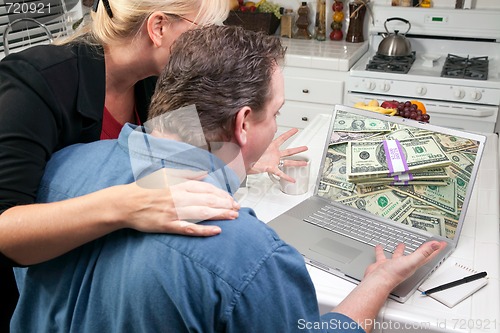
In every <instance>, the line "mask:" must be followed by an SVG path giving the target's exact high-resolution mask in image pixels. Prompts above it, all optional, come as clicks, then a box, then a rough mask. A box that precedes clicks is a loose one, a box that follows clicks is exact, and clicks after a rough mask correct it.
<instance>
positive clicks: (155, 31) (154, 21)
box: [146, 12, 167, 47]
mask: <svg viewBox="0 0 500 333" xmlns="http://www.w3.org/2000/svg"><path fill="white" fill-rule="evenodd" d="M166 24H167V16H166V15H165V14H164V13H162V12H154V13H153V14H151V15H150V16H149V18H148V20H147V21H146V29H147V31H148V35H149V39H151V42H153V45H154V46H156V47H160V46H161V45H162V43H163V36H164V34H165V32H166V29H165V27H166Z"/></svg>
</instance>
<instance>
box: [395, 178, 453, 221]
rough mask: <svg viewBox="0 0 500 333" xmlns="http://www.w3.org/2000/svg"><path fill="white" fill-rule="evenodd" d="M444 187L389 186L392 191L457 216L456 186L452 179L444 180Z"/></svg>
mask: <svg viewBox="0 0 500 333" xmlns="http://www.w3.org/2000/svg"><path fill="white" fill-rule="evenodd" d="M446 182H447V183H448V184H447V185H446V186H433V185H431V186H426V185H409V186H390V187H391V188H392V189H393V190H395V191H398V192H401V193H403V194H406V195H409V196H411V197H413V198H416V199H419V200H420V201H423V202H425V203H427V204H428V205H430V206H433V207H436V208H438V209H440V210H442V211H443V212H446V213H449V214H452V215H457V213H458V204H457V185H456V182H455V180H454V179H448V180H446Z"/></svg>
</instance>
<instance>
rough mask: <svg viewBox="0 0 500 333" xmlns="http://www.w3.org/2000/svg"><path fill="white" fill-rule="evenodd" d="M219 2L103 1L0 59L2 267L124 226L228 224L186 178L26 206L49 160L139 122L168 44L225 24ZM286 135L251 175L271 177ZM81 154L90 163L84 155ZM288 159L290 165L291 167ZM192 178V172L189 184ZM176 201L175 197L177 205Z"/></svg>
mask: <svg viewBox="0 0 500 333" xmlns="http://www.w3.org/2000/svg"><path fill="white" fill-rule="evenodd" d="M227 13H228V1H226V0H185V1H179V0H113V1H108V0H103V1H97V2H96V3H94V6H93V13H92V22H91V23H89V24H88V25H86V26H85V27H83V29H82V30H81V31H79V32H77V33H76V34H75V35H73V36H72V37H71V38H70V39H69V40H67V41H65V42H64V43H62V44H60V45H57V46H55V45H50V46H37V47H33V48H30V49H28V50H26V51H24V52H21V53H17V54H12V55H10V56H8V57H6V58H5V59H4V60H3V61H2V62H0V77H1V78H2V79H1V81H0V105H2V108H1V109H0V161H2V162H1V163H2V167H1V168H0V212H2V214H1V215H0V253H1V254H2V255H1V257H2V261H3V262H4V264H5V263H7V264H9V265H31V264H36V263H39V262H43V261H46V260H49V259H52V258H54V257H56V256H58V255H61V254H63V253H66V252H67V251H69V250H71V249H73V248H75V247H77V246H79V245H81V244H84V243H86V242H88V241H91V240H94V239H96V238H98V237H101V236H103V235H105V234H107V233H110V232H112V231H115V230H118V229H121V228H134V229H137V230H140V231H144V232H169V233H180V234H188V235H196V236H210V235H215V234H218V233H219V232H220V231H221V230H220V228H218V227H210V226H201V225H197V224H193V223H188V222H185V220H188V219H206V217H207V216H212V217H219V218H227V219H231V218H234V217H236V216H237V210H238V209H239V205H238V204H237V203H236V202H234V200H233V199H232V198H231V197H229V196H228V195H227V193H225V192H223V191H220V190H218V189H216V188H214V187H211V186H207V185H206V184H198V183H199V182H196V186H193V182H194V180H191V181H188V182H185V183H183V184H181V185H178V186H175V187H171V188H170V189H169V190H152V189H143V188H140V187H139V186H138V185H137V184H135V183H132V184H128V185H122V186H115V187H111V188H107V189H104V190H102V191H98V192H95V193H92V194H89V195H86V196H82V197H79V198H74V199H70V200H65V201H62V202H57V203H51V204H43V205H42V204H33V203H34V202H35V198H36V191H37V188H38V184H39V180H40V178H41V176H42V174H43V171H44V167H45V164H46V162H47V160H48V159H49V158H50V156H51V154H52V153H53V152H54V151H57V150H59V149H61V148H63V147H65V146H68V145H71V144H75V143H84V142H91V141H96V140H99V139H109V138H116V137H117V136H118V134H119V131H120V129H121V127H122V125H123V124H124V123H126V122H132V123H142V122H143V121H145V119H146V113H147V107H148V105H149V100H150V97H151V95H152V93H153V89H154V86H155V82H156V77H155V76H156V75H158V74H159V73H160V72H161V70H162V68H163V67H164V66H165V64H166V63H167V62H168V57H169V52H170V46H171V45H172V43H173V41H174V40H175V39H176V38H177V37H178V36H179V35H180V34H181V33H183V32H185V31H187V30H188V29H193V28H196V27H197V26H203V25H209V24H218V23H221V22H222V21H223V20H224V19H225V18H226V16H227ZM294 133H295V132H293V131H292V132H287V133H286V134H285V135H282V136H281V137H280V138H278V139H277V140H276V141H274V142H273V143H272V145H271V146H270V147H269V149H268V154H267V156H265V157H264V159H263V160H261V162H260V163H257V164H256V166H255V169H256V170H255V171H260V172H263V171H269V172H274V173H276V174H277V175H278V176H284V175H283V173H282V172H281V170H279V169H278V167H277V166H278V162H279V161H280V157H282V156H288V155H292V154H295V153H298V152H300V151H303V150H305V149H306V148H305V147H300V148H296V149H289V150H285V151H283V152H279V149H278V148H279V146H280V145H281V144H282V143H283V142H284V141H285V140H286V139H288V138H289V137H290V136H292V135H293V134H294ZM89 158H92V157H91V156H89ZM287 163H291V162H287ZM194 178H196V177H194ZM174 201H175V202H174Z"/></svg>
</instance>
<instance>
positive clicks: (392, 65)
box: [346, 5, 500, 132]
mask: <svg viewBox="0 0 500 333" xmlns="http://www.w3.org/2000/svg"><path fill="white" fill-rule="evenodd" d="M403 8H405V7H390V6H381V5H379V6H374V8H373V14H374V21H375V25H374V26H371V27H370V31H369V41H370V46H369V50H368V52H367V53H366V54H365V55H364V56H363V57H361V58H360V60H359V61H358V62H357V63H356V64H355V65H354V66H353V67H352V68H351V71H350V73H349V74H350V76H349V78H348V81H347V95H346V101H347V104H350V105H352V104H354V103H356V102H359V101H364V102H368V101H369V100H371V99H377V100H386V99H395V100H399V101H405V100H412V99H415V100H420V101H422V102H423V103H424V104H425V105H426V108H427V109H428V110H429V114H430V115H431V120H430V122H431V123H434V124H436V125H442V126H448V127H455V128H460V129H465V130H471V131H477V132H497V131H498V129H499V127H500V126H498V125H497V124H498V115H499V106H500V26H499V23H498V22H500V11H496V12H495V11H480V10H467V11H465V10H455V9H450V10H440V9H434V8H432V9H427V8H425V9H424V8H408V9H403ZM464 12H467V13H464ZM465 14H467V16H466V17H464V16H463V15H465ZM403 15H405V16H403ZM391 17H403V18H405V19H407V20H409V21H410V22H411V27H412V28H411V30H410V31H409V33H408V34H407V35H406V37H407V38H408V39H409V41H410V42H411V46H412V51H413V53H412V54H411V55H410V56H409V57H408V59H400V57H393V58H391V57H389V58H387V57H385V56H382V57H381V56H380V55H379V54H377V49H378V45H379V44H380V42H381V41H382V40H383V38H384V37H383V35H382V34H383V32H385V28H384V22H385V21H386V20H387V18H391ZM466 18H467V19H466ZM465 19H466V20H465ZM464 22H469V23H470V24H476V28H471V27H470V25H469V24H467V25H465V24H464ZM391 24H392V29H394V30H397V29H399V30H403V28H404V26H403V24H400V25H399V26H398V21H396V20H394V21H391V22H389V23H388V27H390V26H391ZM476 30H477V31H476ZM389 31H390V30H389ZM479 32H480V33H479ZM472 35H475V36H481V38H477V37H474V36H472Z"/></svg>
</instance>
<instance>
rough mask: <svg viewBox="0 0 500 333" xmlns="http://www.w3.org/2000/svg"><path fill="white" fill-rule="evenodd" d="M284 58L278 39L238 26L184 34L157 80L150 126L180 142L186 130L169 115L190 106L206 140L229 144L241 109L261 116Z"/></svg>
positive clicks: (175, 45)
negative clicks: (274, 76) (170, 133)
mask: <svg viewBox="0 0 500 333" xmlns="http://www.w3.org/2000/svg"><path fill="white" fill-rule="evenodd" d="M284 54H285V49H284V48H283V47H282V45H281V42H280V39H279V38H277V37H275V36H268V35H265V34H263V33H256V32H252V31H248V30H244V29H243V28H240V27H234V26H210V27H205V28H201V29H193V30H189V31H187V32H185V33H184V34H182V35H181V36H180V37H179V38H178V39H177V40H176V41H175V43H174V45H173V46H172V49H171V56H170V61H169V63H168V64H167V66H166V68H165V69H164V70H163V72H162V74H161V76H160V77H159V79H158V83H157V86H156V92H155V94H154V96H153V98H152V102H151V106H150V110H149V119H150V120H151V125H150V126H152V127H153V128H154V129H156V130H159V131H167V132H172V131H174V132H177V133H178V134H179V135H180V136H181V137H182V136H183V132H189V130H188V129H184V130H183V129H181V128H180V127H182V126H185V124H182V122H177V121H176V119H175V117H170V119H169V117H168V114H167V113H168V111H173V110H176V109H179V108H181V107H185V106H189V105H193V104H194V105H195V106H196V109H197V111H198V115H199V118H200V122H201V125H202V128H203V131H204V134H205V137H206V140H207V141H212V142H215V141H219V142H220V141H227V140H229V139H231V138H232V131H233V128H234V117H235V115H236V114H237V112H238V111H239V110H240V109H241V108H242V107H244V106H249V107H250V108H252V110H253V111H254V112H260V111H262V110H263V109H264V106H265V105H266V103H267V102H268V101H269V97H270V96H271V94H272V91H271V88H270V87H271V85H270V83H271V78H272V75H273V72H274V71H275V70H276V69H277V65H280V64H281V63H282V61H283V58H284ZM159 119H161V120H159ZM182 139H183V141H186V142H189V140H188V138H185V137H182Z"/></svg>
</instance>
